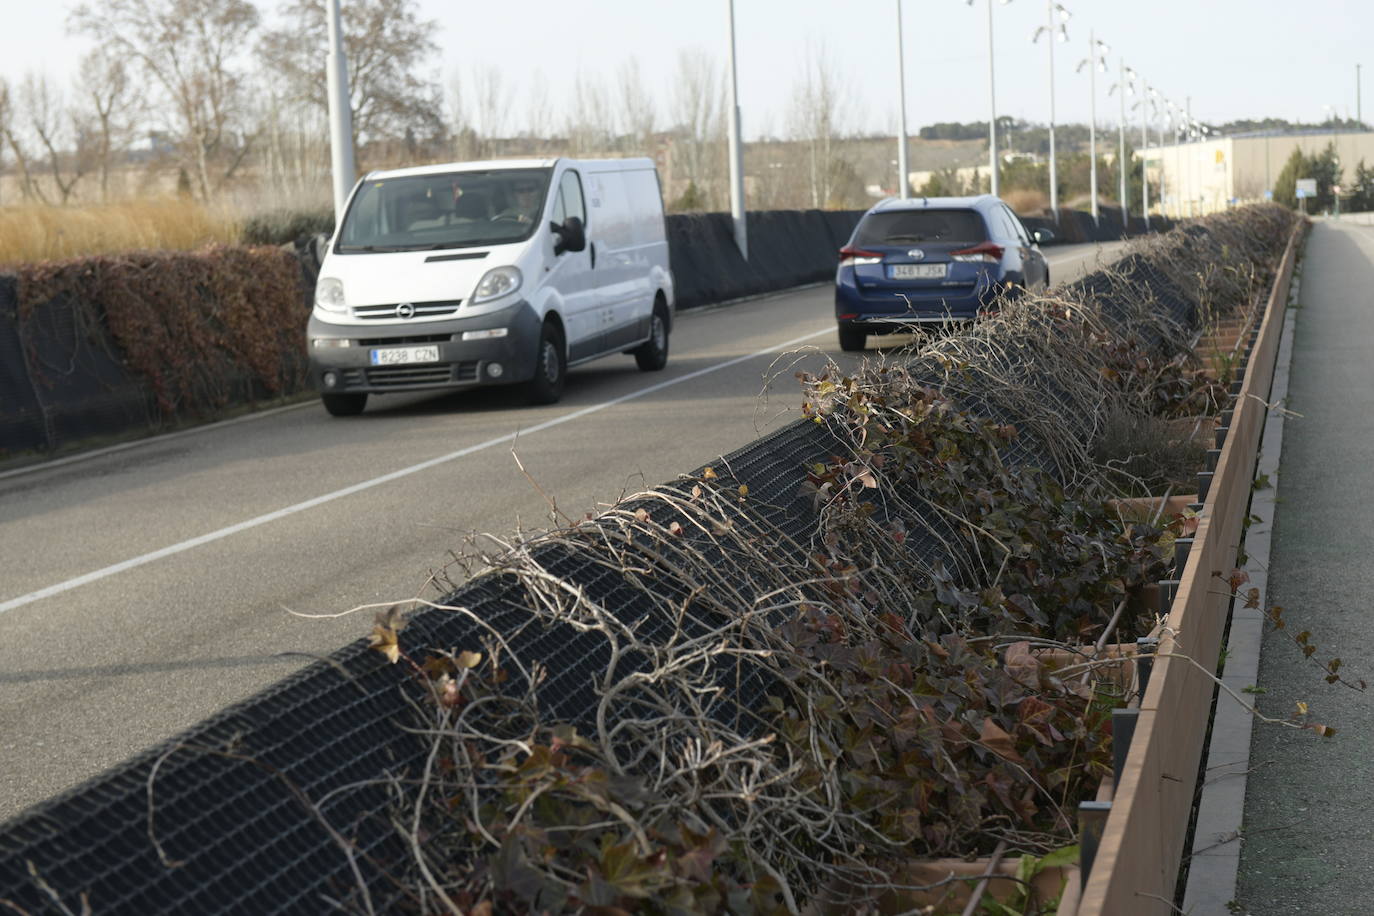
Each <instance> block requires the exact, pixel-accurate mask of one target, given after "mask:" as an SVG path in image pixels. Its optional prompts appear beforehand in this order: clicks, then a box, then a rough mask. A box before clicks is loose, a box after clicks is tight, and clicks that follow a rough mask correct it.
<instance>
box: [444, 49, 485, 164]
mask: <svg viewBox="0 0 1374 916" xmlns="http://www.w3.org/2000/svg"><path fill="white" fill-rule="evenodd" d="M470 111H471V108H470V107H469V106H468V104H467V93H466V91H465V89H464V84H463V77H462V75H461V74H460V73H459V72H458V70H457V69H456V68H455V69H454V71H453V74H452V75H451V76H450V77H449V82H448V112H449V115H448V117H449V131H448V132H449V137H450V138H451V146H452V154H453V156H454V158H455V159H458V160H460V161H461V160H465V159H476V158H477V156H478V155H479V153H478V152H477V150H478V148H479V147H480V145H481V138H480V137H479V136H478V135H477V130H476V128H474V127H473V126H472V120H471V118H470V116H469V112H470Z"/></svg>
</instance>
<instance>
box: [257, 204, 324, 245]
mask: <svg viewBox="0 0 1374 916" xmlns="http://www.w3.org/2000/svg"><path fill="white" fill-rule="evenodd" d="M333 231H334V211H333V210H332V209H328V208H326V209H320V210H269V211H268V212H266V213H259V214H257V215H256V216H251V217H249V218H248V219H246V220H244V223H243V236H242V238H241V241H242V242H243V244H245V245H289V244H291V243H292V242H295V241H296V240H297V239H301V238H306V237H308V236H312V235H318V234H319V233H321V232H323V233H325V234H326V235H328V234H331V233H333Z"/></svg>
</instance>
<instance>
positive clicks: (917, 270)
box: [892, 264, 945, 280]
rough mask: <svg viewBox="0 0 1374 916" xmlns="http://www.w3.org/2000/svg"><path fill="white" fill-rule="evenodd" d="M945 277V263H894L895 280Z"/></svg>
mask: <svg viewBox="0 0 1374 916" xmlns="http://www.w3.org/2000/svg"><path fill="white" fill-rule="evenodd" d="M944 278H945V265H943V264H893V265H892V279H894V280H943V279H944Z"/></svg>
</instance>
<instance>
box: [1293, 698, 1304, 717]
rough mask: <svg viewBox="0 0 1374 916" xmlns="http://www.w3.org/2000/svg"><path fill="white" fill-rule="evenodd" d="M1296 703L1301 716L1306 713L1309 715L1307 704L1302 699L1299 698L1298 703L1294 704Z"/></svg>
mask: <svg viewBox="0 0 1374 916" xmlns="http://www.w3.org/2000/svg"><path fill="white" fill-rule="evenodd" d="M1294 705H1296V706H1297V707H1298V715H1300V716H1305V715H1307V704H1306V703H1304V702H1303V701H1302V700H1298V701H1297V703H1296V704H1294Z"/></svg>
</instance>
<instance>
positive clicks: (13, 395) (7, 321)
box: [0, 274, 48, 458]
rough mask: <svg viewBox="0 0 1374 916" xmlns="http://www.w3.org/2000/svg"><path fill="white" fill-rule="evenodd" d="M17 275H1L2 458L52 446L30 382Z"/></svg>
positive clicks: (0, 435)
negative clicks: (49, 443)
mask: <svg viewBox="0 0 1374 916" xmlns="http://www.w3.org/2000/svg"><path fill="white" fill-rule="evenodd" d="M15 283H16V281H15V277H14V275H13V274H0V458H5V457H8V456H9V455H11V454H13V453H16V452H26V451H37V450H39V449H42V448H44V447H45V446H46V445H47V444H48V431H47V427H46V423H45V420H44V415H43V408H42V404H41V403H40V402H39V400H38V394H37V393H36V392H35V391H34V390H33V382H32V381H30V380H29V373H28V369H27V367H26V365H25V360H24V342H23V338H22V337H21V335H20V333H19V306H18V299H17V297H16V295H15V293H16V290H15Z"/></svg>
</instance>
